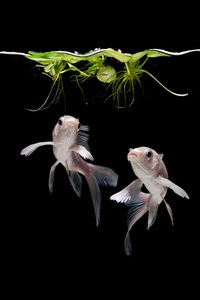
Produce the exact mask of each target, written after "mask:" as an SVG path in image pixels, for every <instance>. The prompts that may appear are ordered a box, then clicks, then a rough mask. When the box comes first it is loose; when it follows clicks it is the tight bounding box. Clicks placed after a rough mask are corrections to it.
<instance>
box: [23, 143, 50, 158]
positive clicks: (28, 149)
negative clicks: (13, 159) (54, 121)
mask: <svg viewBox="0 0 200 300" xmlns="http://www.w3.org/2000/svg"><path fill="white" fill-rule="evenodd" d="M53 144H54V143H53V142H40V143H35V144H31V145H29V146H27V147H26V148H24V149H22V151H21V152H20V154H21V155H25V156H29V155H31V154H32V153H33V152H34V151H35V150H36V149H37V148H38V147H41V146H46V145H52V146H53Z"/></svg>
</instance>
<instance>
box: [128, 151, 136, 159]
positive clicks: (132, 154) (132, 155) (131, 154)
mask: <svg viewBox="0 0 200 300" xmlns="http://www.w3.org/2000/svg"><path fill="white" fill-rule="evenodd" d="M134 157H138V155H137V153H135V152H134V151H133V150H131V151H130V152H129V153H128V160H132V159H134Z"/></svg>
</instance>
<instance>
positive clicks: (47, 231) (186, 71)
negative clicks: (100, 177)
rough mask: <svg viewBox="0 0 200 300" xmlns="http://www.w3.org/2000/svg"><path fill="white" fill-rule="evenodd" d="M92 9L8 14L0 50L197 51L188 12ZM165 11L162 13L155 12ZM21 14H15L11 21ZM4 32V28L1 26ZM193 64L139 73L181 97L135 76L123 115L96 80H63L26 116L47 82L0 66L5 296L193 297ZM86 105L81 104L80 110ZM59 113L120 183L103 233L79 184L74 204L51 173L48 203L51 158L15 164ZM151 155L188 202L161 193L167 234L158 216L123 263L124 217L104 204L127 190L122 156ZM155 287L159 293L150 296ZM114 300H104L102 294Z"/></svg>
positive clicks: (12, 64) (136, 233)
mask: <svg viewBox="0 0 200 300" xmlns="http://www.w3.org/2000/svg"><path fill="white" fill-rule="evenodd" d="M116 5H117V4H116V3H115V6H112V9H110V10H109V9H108V8H107V7H106V4H102V3H99V4H98V3H96V4H95V5H94V6H93V7H92V9H89V8H90V7H89V4H88V6H87V5H85V6H84V5H82V6H80V5H74V6H73V7H72V6H67V7H66V8H64V7H63V6H61V5H60V4H59V3H58V5H56V4H55V3H54V5H53V6H52V7H50V4H49V7H44V8H41V7H36V8H35V6H34V5H32V6H31V5H30V7H29V8H27V9H26V11H24V8H23V7H21V8H20V7H19V6H18V7H17V10H15V8H13V9H12V12H10V10H8V8H7V9H5V14H6V15H7V19H6V21H5V22H3V23H2V26H1V50H7V51H21V52H26V53H27V51H29V50H33V51H51V50H68V51H79V52H80V53H84V52H87V51H88V50H91V49H94V48H95V47H101V48H107V47H111V48H114V49H116V50H117V49H118V48H120V49H121V50H122V52H127V53H134V52H137V51H141V50H144V49H148V48H161V49H166V50H169V51H170V50H171V51H183V50H187V49H194V48H200V41H199V30H198V25H197V24H198V21H197V16H196V14H195V7H192V6H191V8H190V7H189V8H188V7H187V8H184V7H181V8H180V7H179V9H180V10H179V9H177V10H175V8H174V7H173V6H170V5H166V6H165V4H159V5H158V6H157V5H156V4H151V5H149V6H146V5H145V4H144V5H141V6H139V5H138V6H135V5H133V3H131V2H130V3H124V4H122V3H120V7H116ZM161 6H163V7H161ZM20 10H21V11H20ZM8 25H9V26H8ZM199 59H200V56H199V53H196V54H195V53H193V54H188V55H186V56H181V57H172V58H157V59H156V58H155V59H152V60H151V61H149V62H148V63H147V65H146V69H148V70H149V71H151V72H152V73H153V74H154V75H155V76H156V77H157V78H159V79H160V80H161V81H162V82H163V83H164V84H166V86H167V87H169V88H171V89H172V90H174V91H176V92H179V93H185V92H188V93H189V95H188V96H187V97H183V98H178V97H175V96H173V95H170V94H168V93H167V92H166V91H164V90H163V89H162V88H161V87H160V86H159V85H157V83H155V82H153V81H152V80H151V79H150V78H147V77H145V76H143V78H142V85H143V91H144V93H142V92H141V91H140V89H137V90H136V99H135V103H134V105H133V106H132V107H131V108H127V109H121V110H118V109H116V108H115V107H114V105H113V103H112V100H111V99H110V100H109V101H108V102H106V103H104V99H105V92H106V87H105V86H103V84H101V83H99V82H97V81H96V80H95V79H94V80H91V81H89V80H88V82H86V83H85V84H83V86H82V87H83V90H84V97H83V95H82V93H81V92H80V90H79V88H78V87H77V85H76V83H75V82H73V81H70V79H69V76H68V75H66V76H64V87H65V99H64V98H62V99H61V100H60V102H58V103H57V104H55V105H52V106H51V107H50V108H49V109H48V110H44V111H39V112H35V113H33V112H30V111H28V110H26V108H33V107H35V108H36V107H38V106H39V105H40V104H41V103H42V101H44V99H45V97H46V96H47V94H48V92H49V90H50V86H51V82H50V79H49V78H47V77H45V76H44V75H43V74H41V70H38V69H37V68H36V67H35V63H34V62H32V61H29V60H27V59H25V58H24V57H20V56H19V57H17V56H3V55H2V56H0V63H1V81H0V84H1V95H2V96H1V150H2V172H1V173H2V179H1V181H2V193H1V194H2V196H1V221H2V225H1V248H2V255H1V260H2V266H3V267H2V275H3V278H4V280H3V285H4V286H5V288H6V291H7V294H8V295H9V294H10V293H11V292H14V293H15V294H16V295H18V294H19V295H21V296H23V295H24V296H25V297H28V298H29V297H30V296H32V295H38V291H39V290H40V295H47V293H53V292H55V296H56V299H57V298H60V296H59V294H60V293H64V296H65V297H66V296H67V295H69V294H70V292H73V297H72V298H75V297H76V296H77V293H79V292H80V293H81V294H82V295H90V294H91V295H93V296H96V295H99V294H100V293H101V292H102V294H103V295H104V296H106V295H108V294H107V293H108V287H109V288H110V289H109V291H111V293H113V297H114V293H116V292H118V291H121V290H122V291H124V293H127V294H129V295H131V296H132V295H135V294H136V292H139V294H140V296H142V295H144V293H145V292H146V291H147V292H148V293H149V294H150V295H153V294H154V295H156V294H158V296H159V295H160V296H161V295H165V294H166V293H169V294H170V292H171V291H175V289H176V290H177V291H178V292H184V293H186V292H191V290H192V291H194V290H195V289H194V288H195V287H196V283H195V278H196V275H195V274H196V272H198V270H199V259H198V239H199V238H198V237H199V232H198V226H199V224H198V201H199V194H198V181H197V179H198V168H199V145H198V141H199V110H198V102H199V88H200V81H199V67H200V63H199ZM86 102H87V104H86ZM63 114H71V115H73V116H75V117H79V118H80V121H81V123H82V124H87V125H89V126H90V147H91V151H92V154H93V156H94V158H95V163H96V164H99V165H105V166H108V167H112V168H113V169H114V170H115V171H116V172H117V173H118V174H119V183H118V187H117V188H102V189H101V190H102V199H103V201H102V202H103V203H102V210H101V225H100V227H99V228H96V227H95V218H94V213H93V207H92V201H91V199H90V195H89V190H88V187H87V183H86V182H85V181H84V184H83V193H82V197H81V198H80V199H79V198H78V197H77V196H76V195H75V193H74V192H73V190H72V187H71V186H70V184H69V181H68V178H67V175H66V172H65V170H64V168H62V167H61V166H58V167H57V169H56V173H55V184H54V192H53V195H52V196H51V195H50V194H49V191H48V185H47V182H48V173H49V169H50V167H51V165H52V164H53V163H54V161H55V159H54V156H53V153H52V149H51V147H44V148H41V149H38V150H37V151H36V152H35V153H34V154H33V155H31V156H30V157H28V158H25V157H21V156H20V151H21V149H22V148H24V147H25V146H27V145H29V144H31V143H35V142H39V141H49V140H51V133H52V130H53V127H54V125H55V123H56V122H57V120H58V118H59V117H60V116H61V115H63ZM138 146H149V147H152V148H153V149H155V150H156V151H157V152H159V153H164V161H165V163H166V166H167V168H168V172H169V178H170V180H172V181H173V182H174V183H176V184H178V185H179V186H181V187H182V188H184V189H185V190H186V191H187V193H188V194H189V196H190V200H186V199H181V198H180V197H179V196H177V195H175V194H174V193H173V192H172V191H168V193H167V196H166V200H167V201H168V202H169V204H170V205H171V207H172V210H173V213H174V227H171V224H170V219H169V216H168V214H167V212H166V209H165V207H164V205H160V207H159V211H158V217H157V220H156V222H155V224H154V226H153V227H152V228H151V229H150V231H147V230H146V223H147V217H146V216H145V217H144V218H143V219H141V220H140V221H139V222H138V223H137V225H135V228H133V230H132V231H131V239H132V246H133V255H132V256H131V257H126V256H125V254H124V249H123V241H124V236H125V233H126V229H127V228H126V212H127V210H126V207H124V206H123V205H120V204H117V203H115V202H112V201H109V197H110V196H111V195H112V194H113V193H115V192H116V191H118V190H120V189H122V188H123V187H125V186H126V185H128V184H129V183H130V182H131V181H132V180H134V179H135V175H134V174H133V172H132V169H131V166H130V164H129V163H128V161H127V152H128V149H129V148H130V147H138ZM159 287H162V288H163V289H161V290H159ZM111 295H112V294H111Z"/></svg>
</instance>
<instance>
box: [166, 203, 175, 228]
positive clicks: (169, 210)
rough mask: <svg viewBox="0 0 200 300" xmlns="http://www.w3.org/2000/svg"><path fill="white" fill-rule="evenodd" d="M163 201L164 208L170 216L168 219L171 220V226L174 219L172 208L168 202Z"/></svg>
mask: <svg viewBox="0 0 200 300" xmlns="http://www.w3.org/2000/svg"><path fill="white" fill-rule="evenodd" d="M164 203H165V205H166V208H167V211H168V213H169V216H170V219H171V222H172V226H173V225H174V220H173V212H172V209H171V207H170V206H169V204H168V203H167V202H166V201H165V200H164Z"/></svg>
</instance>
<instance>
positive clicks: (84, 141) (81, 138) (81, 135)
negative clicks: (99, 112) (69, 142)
mask: <svg viewBox="0 0 200 300" xmlns="http://www.w3.org/2000/svg"><path fill="white" fill-rule="evenodd" d="M84 131H89V126H86V125H81V126H80V129H79V131H78V137H77V142H76V143H77V145H81V146H83V147H85V148H86V149H87V150H88V151H90V147H89V145H88V140H89V134H88V133H86V132H84Z"/></svg>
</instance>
